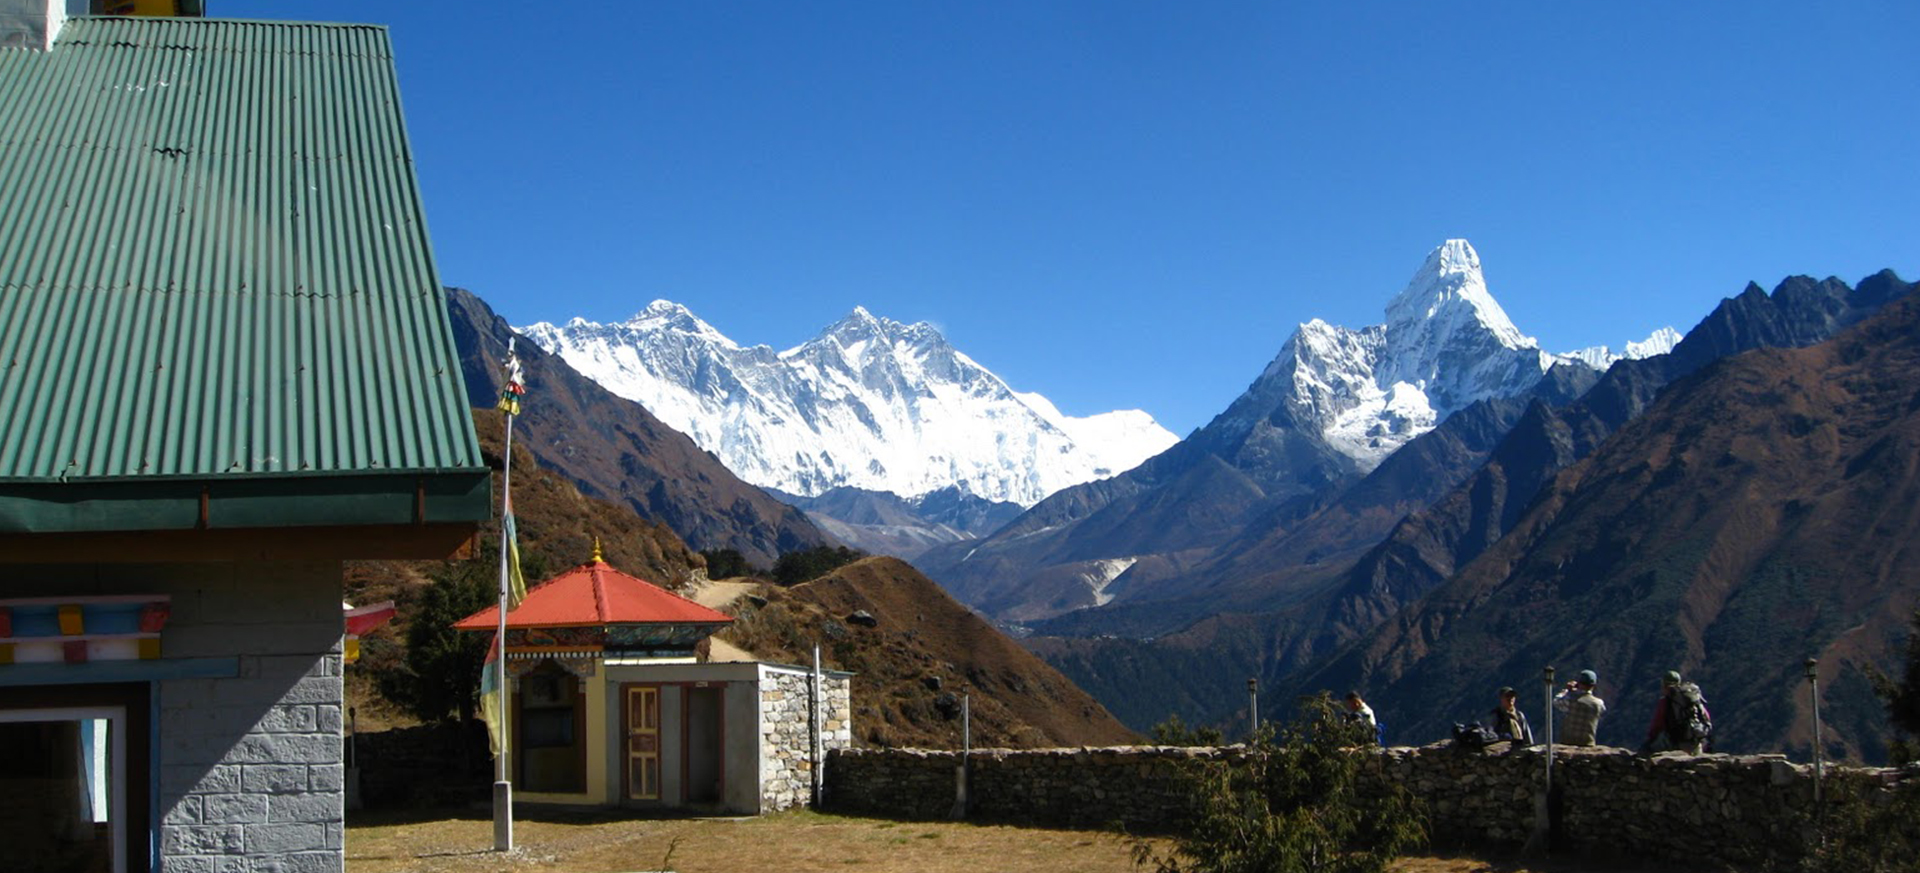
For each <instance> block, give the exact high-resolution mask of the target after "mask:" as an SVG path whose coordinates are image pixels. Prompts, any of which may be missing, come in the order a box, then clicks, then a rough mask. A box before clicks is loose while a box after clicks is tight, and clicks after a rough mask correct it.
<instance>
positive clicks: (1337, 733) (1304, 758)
mask: <svg viewBox="0 0 1920 873" xmlns="http://www.w3.org/2000/svg"><path fill="white" fill-rule="evenodd" d="M1372 739H1373V738H1372V737H1371V736H1369V735H1368V732H1367V731H1366V729H1365V728H1364V727H1362V726H1360V725H1358V724H1355V723H1354V722H1352V721H1350V720H1348V719H1347V718H1346V717H1345V714H1344V713H1342V712H1340V711H1339V710H1338V709H1336V708H1335V705H1334V702H1333V699H1332V697H1330V696H1329V695H1328V694H1326V693H1325V692H1322V693H1320V694H1319V695H1318V696H1315V697H1308V698H1302V699H1301V701H1300V707H1299V712H1298V715H1297V716H1296V717H1295V718H1294V720H1293V721H1292V722H1289V723H1288V724H1286V725H1284V726H1282V727H1281V728H1280V729H1279V731H1278V733H1277V734H1272V733H1267V732H1266V729H1265V728H1263V730H1262V733H1261V735H1260V736H1257V737H1255V738H1254V741H1253V743H1252V745H1251V746H1250V747H1249V749H1248V752H1247V760H1246V762H1245V764H1243V765H1240V766H1229V765H1226V764H1208V765H1206V766H1204V767H1202V768H1201V769H1200V770H1199V771H1198V772H1197V773H1196V775H1195V777H1194V782H1193V784H1192V786H1191V788H1190V791H1191V795H1190V800H1191V802H1192V813H1191V816H1192V818H1191V820H1190V827H1189V829H1188V830H1187V832H1186V833H1184V834H1182V835H1180V836H1178V837H1176V838H1175V840H1174V844H1173V850H1172V852H1171V853H1170V854H1164V855H1163V854H1161V853H1160V852H1159V851H1157V850H1156V849H1155V848H1154V847H1153V846H1152V844H1150V843H1146V842H1141V843H1136V844H1135V845H1134V849H1133V853H1134V861H1135V863H1137V864H1139V865H1141V866H1145V867H1149V868H1151V869H1152V870H1154V871H1156V873H1382V871H1385V870H1386V869H1387V865H1388V864H1390V863H1392V861H1393V860H1394V859H1395V858H1397V857H1399V856H1400V854H1401V853H1403V852H1405V851H1407V850H1409V849H1413V848H1417V847H1419V846H1421V845H1424V844H1425V842H1426V837H1427V824H1426V817H1425V812H1424V809H1423V807H1422V806H1421V805H1420V803H1419V801H1418V800H1417V799H1415V798H1414V797H1413V796H1412V795H1410V794H1408V793H1407V792H1406V790H1405V789H1404V788H1401V787H1399V786H1397V785H1393V784H1391V783H1383V784H1382V790H1383V791H1384V792H1385V793H1383V794H1381V795H1378V796H1373V795H1363V794H1362V793H1361V792H1360V791H1359V782H1360V775H1361V771H1362V768H1364V767H1366V766H1367V765H1368V764H1369V762H1371V761H1372V755H1371V754H1370V753H1369V752H1368V751H1367V749H1369V748H1370V747H1371V745H1372Z"/></svg>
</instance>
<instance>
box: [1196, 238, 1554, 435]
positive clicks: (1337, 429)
mask: <svg viewBox="0 0 1920 873" xmlns="http://www.w3.org/2000/svg"><path fill="white" fill-rule="evenodd" d="M1555 360H1556V359H1555V358H1554V357H1553V356H1551V355H1548V354H1545V353H1543V352H1541V351H1540V348H1539V344H1538V343H1536V342H1535V341H1534V339H1533V338H1532V337H1529V336H1526V335H1525V334H1522V333H1521V332H1520V330H1519V329H1518V328H1516V327H1514V325H1513V322H1512V321H1511V320H1510V319H1508V318H1507V314H1506V311H1505V310H1503V309H1501V308H1500V304H1499V303H1498V302H1496V301H1495V300H1494V299H1493V295H1492V294H1491V293H1490V292H1489V291H1488V290H1487V285H1486V280H1485V278H1484V277H1483V276H1482V274H1481V270H1480V256H1479V254H1478V253H1477V252H1475V251H1474V250H1473V246H1471V245H1469V244H1468V243H1467V241H1466V240H1463V239H1451V240H1447V241H1446V242H1444V243H1442V244H1441V245H1440V246H1438V247H1437V248H1435V249H1434V250H1433V251H1432V252H1430V253H1429V254H1428V255H1427V257H1426V260H1425V261H1424V262H1423V263H1422V264H1421V265H1420V268H1419V269H1418V270H1415V271H1414V274H1413V277H1412V278H1411V279H1410V280H1408V282H1407V285H1406V287H1405V288H1404V289H1402V290H1401V291H1400V293H1399V294H1397V295H1395V296H1394V297H1393V298H1392V299H1391V301H1390V302H1388V304H1387V308H1386V322H1385V323H1384V324H1380V325H1375V326H1372V327H1365V328H1360V329H1357V330H1356V329H1351V328H1345V327H1340V326H1337V325H1332V324H1328V323H1326V322H1325V321H1321V320H1320V319H1313V320H1311V321H1308V322H1307V323H1305V324H1302V325H1300V326H1299V328H1298V329H1297V330H1295V331H1294V333H1293V336H1292V337H1290V338H1288V340H1287V342H1286V345H1285V346H1283V347H1282V348H1281V350H1280V354H1279V356H1278V357H1276V358H1275V359H1274V361H1273V363H1271V364H1269V365H1268V366H1267V369H1266V372H1265V373H1263V374H1262V376H1261V378H1260V379H1259V380H1257V381H1256V382H1255V383H1254V385H1253V386H1252V387H1251V388H1249V389H1248V391H1247V393H1246V394H1245V395H1243V396H1242V398H1241V400H1240V401H1236V402H1235V404H1234V407H1233V408H1231V409H1229V410H1228V413H1227V416H1228V417H1229V418H1230V419H1234V418H1238V419H1242V420H1243V426H1244V427H1246V428H1249V429H1251V428H1253V427H1256V426H1258V425H1257V424H1256V422H1258V421H1260V420H1262V419H1266V418H1269V417H1271V416H1272V409H1273V406H1274V405H1275V404H1281V405H1284V406H1285V407H1286V413H1287V414H1286V419H1287V420H1289V421H1292V422H1294V423H1295V426H1297V427H1301V428H1303V429H1305V430H1308V431H1310V432H1313V433H1316V434H1317V435H1318V436H1319V437H1320V438H1321V439H1323V440H1324V441H1325V442H1326V443H1327V445H1329V446H1330V447H1332V448H1333V449H1334V450H1335V451H1337V452H1339V453H1341V454H1343V455H1346V456H1347V457H1349V458H1352V459H1353V460H1354V461H1355V462H1356V464H1357V465H1358V466H1359V467H1360V468H1361V469H1371V468H1372V467H1373V466H1374V465H1376V464H1378V463H1380V461H1381V460H1382V459H1384V458H1386V456H1387V455H1389V454H1392V453H1393V452H1394V450H1396V449H1398V448H1399V447H1400V446H1402V445H1405V444H1406V443H1407V441H1408V440H1411V439H1413V438H1414V437H1416V436H1419V435H1420V434H1422V433H1425V432H1426V431H1428V430H1431V429H1433V427H1434V426H1435V425H1436V424H1438V423H1439V422H1440V421H1441V420H1442V419H1444V418H1446V417H1447V416H1448V415H1451V414H1453V413H1454V412H1456V411H1458V410H1460V409H1462V408H1464V407H1466V406H1467V405H1468V404H1470V403H1473V402H1474V401H1476V400H1481V399H1484V398H1489V397H1501V396H1510V395H1513V394H1518V393H1519V392H1521V391H1524V390H1526V388H1528V387H1529V386H1531V385H1532V384H1533V383H1534V382H1536V381H1538V380H1539V379H1540V376H1541V374H1543V373H1545V372H1546V370H1547V368H1549V367H1551V366H1553V364H1554V363H1555Z"/></svg>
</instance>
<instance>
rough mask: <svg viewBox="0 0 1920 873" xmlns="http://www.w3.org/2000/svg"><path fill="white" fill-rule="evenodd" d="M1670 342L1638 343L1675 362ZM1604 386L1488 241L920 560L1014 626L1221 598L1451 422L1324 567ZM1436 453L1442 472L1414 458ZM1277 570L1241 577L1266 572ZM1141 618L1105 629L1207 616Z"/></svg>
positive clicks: (1460, 245) (1439, 251)
mask: <svg viewBox="0 0 1920 873" xmlns="http://www.w3.org/2000/svg"><path fill="white" fill-rule="evenodd" d="M1670 335H1671V331H1662V332H1659V333H1656V334H1655V335H1654V337H1653V338H1651V339H1649V340H1648V341H1647V342H1646V343H1641V344H1634V348H1635V349H1636V350H1637V351H1640V352H1646V353H1657V352H1661V351H1665V350H1666V348H1667V345H1666V343H1667V342H1668V338H1669V337H1670ZM1588 356H1589V357H1591V355H1588ZM1595 375H1596V373H1595V371H1594V370H1593V369H1592V368H1591V367H1589V366H1587V365H1586V363H1585V361H1584V359H1583V358H1582V357H1579V356H1567V355H1554V354H1550V353H1548V352H1545V351H1543V350H1541V349H1540V347H1539V344H1538V343H1537V342H1536V341H1534V340H1533V339H1532V338H1531V337H1528V336H1525V335H1523V334H1522V333H1521V332H1520V331H1519V330H1518V329H1517V328H1515V327H1514V325H1513V323H1512V321H1511V320H1510V319H1508V317H1507V315H1506V313H1505V312H1504V311H1503V310H1502V309H1501V308H1500V305H1499V303H1498V302H1497V301H1495V300H1494V298H1493V296H1492V295H1491V294H1490V293H1489V292H1488V290H1487V286H1486V281H1485V279H1484V277H1483V274H1482V271H1481V266H1480V258H1479V255H1478V254H1477V253H1476V252H1475V251H1474V250H1473V247H1472V246H1471V245H1469V244H1468V243H1467V242H1466V241H1465V240H1457V239H1456V240H1448V241H1446V242H1445V243H1443V244H1442V245H1440V246H1438V247H1436V248H1435V249H1434V250H1433V251H1432V252H1431V253H1429V254H1428V255H1427V257H1426V259H1425V260H1424V261H1423V262H1422V263H1421V265H1420V267H1419V268H1418V269H1417V270H1416V271H1415V272H1414V274H1413V277H1412V278H1411V279H1410V280H1409V281H1408V283H1407V285H1406V287H1405V288H1404V289H1403V290H1401V291H1400V292H1399V293H1398V294H1397V295H1395V296H1394V297H1393V298H1392V299H1391V300H1390V302H1389V303H1388V304H1387V307H1386V320H1385V322H1384V323H1383V324H1379V325H1374V326H1370V327H1365V328H1360V329H1349V328H1343V327H1337V326H1334V325H1329V324H1327V323H1326V322H1324V321H1320V320H1318V319H1316V320H1313V321H1309V322H1307V323H1305V324H1302V325H1300V326H1299V328H1298V329H1297V330H1295V331H1294V333H1293V335H1292V336H1291V337H1289V338H1288V339H1287V341H1286V343H1285V344H1284V345H1283V346H1282V347H1281V349H1280V352H1279V354H1278V355H1277V356H1275V358H1274V359H1273V361H1272V363H1270V364H1269V365H1268V366H1267V367H1266V369H1265V371H1264V372H1262V373H1261V374H1260V376H1259V377H1258V378H1257V379H1255V380H1254V382H1253V383H1252V384H1251V385H1250V386H1249V387H1248V388H1247V390H1246V391H1245V392H1244V393H1242V394H1241V395H1240V397H1239V398H1238V399H1236V400H1235V401H1234V402H1233V403H1232V404H1231V405H1230V406H1229V407H1228V408H1227V409H1226V411H1224V412H1222V413H1221V414H1220V415H1218V416H1216V417H1215V418H1214V419H1213V420H1212V421H1211V422H1209V423H1208V424H1207V425H1206V426H1205V427H1202V428H1201V429H1199V430H1198V431H1196V432H1194V434H1193V435H1191V436H1189V437H1188V438H1187V439H1185V440H1183V441H1181V442H1180V443H1179V444H1178V445H1175V446H1173V447H1172V448H1170V449H1168V450H1167V451H1165V452H1162V453H1161V454H1159V455H1157V456H1155V457H1153V458H1151V459H1149V460H1148V461H1146V462H1145V463H1143V464H1141V465H1140V466H1138V467H1136V468H1134V469H1132V470H1129V471H1127V472H1125V473H1122V474H1120V475H1118V476H1115V477H1112V478H1109V479H1105V480H1101V481H1098V482H1092V483H1088V484H1086V485H1080V486H1075V487H1073V488H1069V489H1066V490H1064V491H1062V492H1060V493H1058V494H1055V495H1053V496H1052V497H1049V498H1048V499H1046V500H1045V501H1042V502H1041V503H1040V504H1039V505H1037V506H1035V507H1033V508H1032V509H1031V510H1029V511H1027V512H1026V513H1025V514H1023V515H1022V516H1020V517H1019V518H1018V519H1015V520H1014V521H1013V522H1012V523H1011V524H1009V525H1007V526H1006V527H1004V528H1002V529H1000V530H999V531H997V532H995V533H994V534H993V535H992V536H989V537H986V538H983V539H981V540H979V541H975V542H961V543H955V544H951V545H947V546H941V547H937V548H934V549H931V550H929V551H928V552H927V553H926V554H925V555H922V556H921V557H920V558H919V559H918V560H919V564H920V566H921V567H923V568H924V569H925V570H926V571H927V573H928V575H931V576H932V577H934V578H935V579H937V580H939V581H940V582H941V584H943V585H946V586H947V587H948V588H949V590H952V591H954V592H955V594H956V595H957V596H959V597H960V598H961V599H962V600H964V601H967V602H968V603H971V604H973V605H975V606H976V607H978V608H981V609H982V610H984V611H986V612H987V613H988V614H991V615H994V616H996V617H999V618H1001V619H1003V620H1008V621H1015V622H1034V621H1039V620H1043V619H1048V618H1051V617H1055V616H1060V615H1063V614H1065V613H1069V612H1073V611H1075V610H1082V609H1089V608H1093V607H1102V608H1103V609H1104V610H1105V611H1107V612H1108V614H1109V615H1111V614H1114V613H1119V612H1122V611H1123V609H1124V607H1125V606H1126V604H1128V603H1129V602H1138V603H1144V602H1147V601H1162V600H1167V599H1169V598H1172V597H1176V596H1179V595H1180V594H1182V593H1186V592H1191V591H1194V590H1197V589H1206V588H1218V587H1220V586H1222V585H1226V584H1229V583H1231V582H1234V581H1238V580H1237V579H1229V578H1224V577H1222V576H1221V575H1220V571H1221V570H1223V569H1228V570H1230V569H1233V568H1232V567H1231V566H1229V565H1227V564H1223V563H1222V562H1223V561H1227V560H1228V559H1230V557H1231V556H1232V555H1235V554H1239V553H1241V552H1243V551H1245V550H1246V548H1248V547H1249V546H1250V545H1251V544H1252V542H1253V541H1256V540H1259V539H1262V538H1265V537H1266V536H1268V535H1269V534H1270V532H1271V531H1273V530H1275V529H1277V528H1289V529H1291V527H1292V526H1293V525H1294V524H1295V523H1297V522H1299V521H1301V520H1303V519H1306V518H1309V517H1310V516H1312V515H1314V514H1315V513H1316V511H1319V510H1322V509H1324V508H1325V504H1326V502H1327V501H1328V500H1329V499H1331V498H1333V497H1336V496H1337V495H1340V494H1342V493H1343V492H1344V490H1345V489H1346V488H1347V487H1348V486H1350V485H1354V484H1356V483H1359V482H1361V481H1363V480H1365V479H1367V478H1368V477H1369V476H1371V475H1372V474H1374V472H1375V471H1376V470H1378V469H1380V468H1381V467H1382V466H1383V465H1384V464H1386V462H1387V461H1388V460H1389V459H1390V458H1395V457H1399V456H1400V454H1401V450H1402V449H1404V448H1406V447H1409V446H1410V445H1412V444H1414V443H1415V442H1417V441H1420V440H1421V439H1422V438H1423V437H1424V436H1426V435H1428V434H1431V433H1434V432H1435V431H1436V428H1440V427H1441V426H1442V425H1443V424H1444V423H1447V422H1453V424H1451V425H1448V426H1447V427H1446V428H1445V430H1444V431H1443V432H1442V433H1441V434H1440V435H1439V436H1437V437H1434V438H1432V439H1428V440H1426V441H1425V443H1424V444H1423V448H1422V449H1419V450H1416V451H1415V452H1414V453H1412V454H1409V455H1408V456H1407V458H1406V459H1403V460H1402V461H1401V462H1397V463H1395V464H1393V465H1392V466H1391V467H1389V469H1388V470H1387V471H1386V472H1385V473H1382V474H1380V475H1379V476H1378V477H1376V478H1375V481H1387V482H1390V483H1392V484H1391V485H1389V486H1388V487H1386V488H1370V489H1368V490H1367V491H1365V492H1363V493H1367V494H1377V495H1378V496H1379V497H1380V498H1381V499H1383V500H1385V501H1386V503H1385V504H1384V505H1382V504H1379V503H1377V502H1376V503H1368V504H1367V505H1364V506H1354V507H1350V508H1351V509H1352V510H1353V511H1354V512H1355V513H1358V514H1359V515H1360V516H1362V517H1361V518H1358V519H1355V520H1352V521H1353V522H1354V523H1346V524H1342V525H1340V526H1338V527H1337V528H1332V527H1330V528H1327V529H1326V531H1325V532H1326V533H1327V534H1328V535H1329V538H1328V539H1327V540H1326V541H1325V542H1320V543H1317V544H1314V545H1313V546H1311V547H1309V548H1308V549H1307V550H1306V551H1307V552H1310V553H1312V554H1311V555H1310V557H1312V558H1313V560H1312V561H1311V562H1310V563H1314V564H1319V563H1321V562H1322V559H1324V558H1326V557H1328V556H1329V555H1330V554H1332V553H1340V552H1345V551H1350V550H1353V549H1357V548H1364V547H1365V546H1368V545H1371V544H1372V543H1373V542H1375V541H1377V540H1378V538H1379V537H1380V536H1381V535H1383V534H1384V533H1385V532H1386V529H1387V526H1389V525H1391V524H1392V523H1393V522H1394V521H1395V520H1397V519H1398V518H1399V517H1400V516H1401V515H1403V514H1405V512H1406V511H1408V510H1409V509H1411V508H1414V506H1416V505H1423V503H1424V500H1427V499H1431V498H1432V497H1435V496H1438V494H1440V493H1444V491H1445V489H1446V488H1447V487H1450V486H1451V484H1452V483H1453V482H1454V481H1457V480H1458V478H1459V477H1460V476H1464V475H1465V473H1466V472H1468V471H1470V470H1471V469H1472V467H1473V466H1476V465H1477V464H1478V461H1479V460H1480V459H1481V458H1482V457H1484V453H1485V452H1486V451H1487V450H1489V449H1490V448H1491V447H1492V443H1493V441H1494V440H1497V439H1498V437H1499V435H1500V434H1502V433H1504V431H1505V429H1506V428H1507V427H1510V426H1511V425H1512V422H1513V420H1514V418H1515V417H1516V416H1517V415H1518V413H1519V412H1520V411H1521V410H1523V409H1524V408H1525V405H1526V398H1528V397H1531V396H1534V395H1536V394H1537V395H1540V396H1545V397H1548V398H1560V399H1562V400H1566V399H1571V398H1572V397H1574V396H1578V394H1579V393H1580V392H1581V391H1583V390H1584V389H1585V387H1586V385H1587V384H1589V382H1590V380H1591V378H1593V377H1594V376H1595ZM1549 377H1550V378H1549ZM1463 413H1464V414H1466V417H1464V418H1463V417H1462V414H1463ZM1435 451H1438V452H1439V453H1440V454H1441V455H1443V456H1445V457H1443V458H1439V459H1436V460H1440V461H1444V463H1442V464H1441V466H1442V467H1445V469H1444V470H1435V469H1427V468H1426V467H1423V466H1422V465H1421V464H1419V463H1415V462H1410V460H1409V459H1413V458H1416V457H1420V456H1421V455H1422V453H1423V452H1424V453H1427V454H1432V453H1433V452H1435ZM1428 466H1431V465H1428ZM1449 477H1452V478H1449ZM1369 499H1371V498H1369ZM1302 557H1303V559H1304V558H1306V557H1309V556H1308V555H1303V556H1302ZM1264 566H1266V565H1265V564H1261V565H1257V566H1248V567H1245V568H1244V570H1245V571H1246V572H1247V573H1252V574H1256V575H1258V574H1262V573H1263V570H1262V567H1264ZM1318 572H1319V571H1318V569H1315V570H1313V571H1312V573H1310V575H1313V574H1317V573H1318ZM1277 596H1280V597H1282V598H1284V597H1286V596H1287V595H1286V593H1284V592H1281V593H1279V594H1278V595H1277ZM1144 609H1146V610H1147V612H1145V613H1143V615H1145V617H1146V618H1147V619H1148V620H1150V621H1153V622H1156V623H1158V624H1159V626H1157V627H1129V628H1120V627H1119V626H1116V625H1112V624H1109V625H1108V628H1107V629H1108V630H1114V631H1119V630H1124V631H1125V632H1132V633H1153V632H1165V631H1167V630H1171V629H1173V628H1174V627H1177V626H1178V625H1179V624H1181V623H1183V622H1185V621H1190V620H1192V619H1193V618H1196V617H1198V616H1197V615H1196V614H1194V613H1192V612H1178V613H1175V612H1168V611H1165V610H1161V609H1157V608H1152V607H1145V608H1144ZM1200 609H1201V611H1202V612H1205V611H1209V610H1212V609H1213V607H1212V606H1209V605H1202V606H1201V607H1200ZM1090 620H1092V621H1101V620H1103V619H1090Z"/></svg>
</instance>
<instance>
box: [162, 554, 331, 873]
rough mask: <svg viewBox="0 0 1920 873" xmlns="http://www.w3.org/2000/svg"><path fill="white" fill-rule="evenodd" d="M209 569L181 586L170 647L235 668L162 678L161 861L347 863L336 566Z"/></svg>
mask: <svg viewBox="0 0 1920 873" xmlns="http://www.w3.org/2000/svg"><path fill="white" fill-rule="evenodd" d="M206 569H207V570H209V571H210V572H209V573H208V574H206V575H204V576H201V577H200V578H198V579H196V580H195V584H194V585H193V586H192V587H190V588H188V589H187V590H184V591H176V592H173V593H174V616H173V619H172V621H171V622H169V624H168V628H167V636H166V640H165V645H164V650H163V652H164V654H165V655H166V656H168V657H214V656H238V658H239V675H238V676H236V677H233V678H221V679H190V680H179V681H172V682H162V683H160V684H159V686H158V694H157V695H156V696H157V698H158V704H159V719H160V736H161V745H160V748H159V749H157V750H155V755H154V760H155V763H156V765H157V766H158V767H159V768H160V772H159V779H160V803H159V806H158V808H157V809H156V810H155V812H154V815H155V821H156V825H157V827H158V830H159V837H160V855H161V863H160V867H159V871H158V873H226V871H236V873H238V871H244V873H268V871H272V873H341V871H342V870H344V869H345V839H346V794H345V788H344V769H343V767H344V761H343V745H342V741H341V722H342V717H343V712H344V689H343V687H342V685H341V674H340V670H341V666H342V652H341V633H342V622H341V618H340V566H339V564H337V563H330V562H308V563H298V564H290V563H263V564H237V565H210V566H209V567H207V568H206Z"/></svg>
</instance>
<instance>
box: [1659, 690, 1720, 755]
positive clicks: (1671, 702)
mask: <svg viewBox="0 0 1920 873" xmlns="http://www.w3.org/2000/svg"><path fill="white" fill-rule="evenodd" d="M1667 725H1668V730H1669V731H1670V732H1671V733H1672V734H1674V735H1675V736H1678V737H1680V738H1681V739H1683V740H1685V741H1687V742H1699V741H1702V740H1705V739H1707V738H1708V737H1711V736H1713V714H1712V713H1709V712H1707V699H1706V698H1705V697H1703V696H1701V694H1700V686H1698V685H1695V684H1693V683H1692V682H1687V683H1684V684H1681V685H1678V686H1675V687H1674V689H1673V694H1672V696H1670V697H1668V698H1667Z"/></svg>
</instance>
